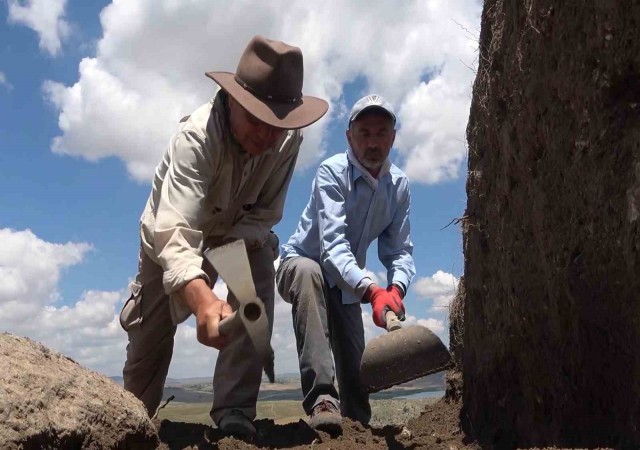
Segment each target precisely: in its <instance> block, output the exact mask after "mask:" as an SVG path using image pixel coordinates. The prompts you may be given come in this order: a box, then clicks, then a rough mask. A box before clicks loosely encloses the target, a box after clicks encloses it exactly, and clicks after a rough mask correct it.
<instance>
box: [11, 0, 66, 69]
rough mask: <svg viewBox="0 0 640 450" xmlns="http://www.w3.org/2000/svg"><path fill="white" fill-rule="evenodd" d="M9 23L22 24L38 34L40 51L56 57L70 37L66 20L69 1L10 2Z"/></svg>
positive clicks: (18, 0) (35, 0)
mask: <svg viewBox="0 0 640 450" xmlns="http://www.w3.org/2000/svg"><path fill="white" fill-rule="evenodd" d="M8 2H9V16H8V20H9V23H15V24H21V25H25V26H27V27H29V28H31V29H32V30H33V31H35V32H36V33H38V37H39V38H40V49H41V50H42V51H45V52H47V53H48V54H49V55H51V56H56V55H57V54H58V53H59V52H60V49H61V48H62V41H63V40H64V39H65V38H66V37H67V36H68V35H69V23H68V22H67V21H66V20H65V18H64V15H65V7H66V5H67V0H27V1H26V2H21V1H20V0H8Z"/></svg>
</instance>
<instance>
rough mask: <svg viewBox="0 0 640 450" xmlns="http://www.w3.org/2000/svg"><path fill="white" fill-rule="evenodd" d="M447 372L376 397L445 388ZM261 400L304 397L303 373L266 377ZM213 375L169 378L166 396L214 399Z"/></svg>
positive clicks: (119, 379) (194, 400)
mask: <svg viewBox="0 0 640 450" xmlns="http://www.w3.org/2000/svg"><path fill="white" fill-rule="evenodd" d="M445 373H446V372H438V373H435V374H432V375H428V376H426V377H422V378H418V379H416V380H413V381H409V382H407V383H403V384H400V385H398V386H394V387H392V388H389V389H385V390H384V391H380V392H376V393H375V394H372V395H371V398H374V399H376V398H377V399H385V398H394V397H399V396H405V395H407V394H414V393H415V394H417V393H420V392H425V391H444V389H445V379H444V378H445ZM111 379H112V380H113V381H115V382H116V383H118V384H120V385H122V384H123V382H122V377H121V376H115V377H111ZM262 381H263V384H262V386H261V388H260V394H259V397H258V400H302V391H301V390H300V375H299V374H297V373H283V374H280V375H277V376H276V382H275V383H268V381H267V380H266V378H263V380H262ZM211 383H212V377H191V378H167V381H166V383H165V389H164V398H165V399H166V398H168V397H169V396H171V395H174V396H175V401H177V402H183V403H204V402H210V401H212V400H213V389H212V386H211Z"/></svg>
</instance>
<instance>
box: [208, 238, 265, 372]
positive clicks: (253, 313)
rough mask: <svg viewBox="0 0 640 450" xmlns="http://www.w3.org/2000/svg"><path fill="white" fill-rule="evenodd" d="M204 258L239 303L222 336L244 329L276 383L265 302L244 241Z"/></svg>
mask: <svg viewBox="0 0 640 450" xmlns="http://www.w3.org/2000/svg"><path fill="white" fill-rule="evenodd" d="M204 255H205V257H206V258H207V259H208V260H209V262H210V263H211V265H212V266H213V268H214V269H215V270H216V271H217V272H218V275H220V278H222V280H223V281H224V282H225V283H227V287H228V288H229V290H230V291H231V292H233V294H234V295H235V297H236V299H237V300H238V303H239V306H238V310H237V311H235V312H234V313H233V314H232V315H231V316H229V317H227V318H225V319H224V320H222V321H221V322H220V325H219V330H220V333H221V334H224V335H227V336H232V335H233V334H235V333H237V332H238V331H240V330H241V329H244V330H246V333H247V334H248V335H249V338H250V339H251V343H252V344H253V346H254V348H255V350H256V352H257V353H258V354H259V355H260V356H261V358H262V359H263V361H264V371H265V373H266V375H267V377H268V378H269V381H270V382H272V383H273V382H274V379H275V373H274V353H273V349H272V348H271V343H270V340H269V322H268V320H267V314H266V311H265V309H264V303H262V301H261V300H260V299H259V298H258V297H257V295H256V287H255V285H254V283H253V276H252V275H251V266H250V264H249V258H248V257H247V249H246V246H245V243H244V241H243V240H239V241H234V242H232V243H230V244H227V245H223V246H221V247H216V248H212V249H209V250H207V251H205V253H204Z"/></svg>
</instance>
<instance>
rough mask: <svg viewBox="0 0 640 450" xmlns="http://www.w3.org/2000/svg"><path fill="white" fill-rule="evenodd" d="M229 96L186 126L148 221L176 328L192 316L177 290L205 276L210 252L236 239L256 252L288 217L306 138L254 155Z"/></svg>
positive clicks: (144, 220) (156, 187)
mask: <svg viewBox="0 0 640 450" xmlns="http://www.w3.org/2000/svg"><path fill="white" fill-rule="evenodd" d="M226 98H227V94H226V93H225V92H224V91H221V90H219V91H218V92H217V94H216V95H215V97H214V98H213V99H212V100H211V101H210V102H208V103H206V104H204V105H202V106H201V107H200V108H198V109H197V110H196V111H195V112H194V113H193V114H191V116H189V118H188V119H187V120H186V121H184V122H182V123H180V127H179V130H178V132H177V133H176V134H174V135H173V136H172V137H171V140H170V142H169V147H168V149H167V151H166V153H165V154H164V157H163V159H162V161H161V162H160V164H158V166H157V168H156V171H155V176H154V179H153V186H152V191H151V194H150V196H149V200H148V201H147V205H146V207H145V209H144V212H143V213H142V217H141V219H140V237H141V241H142V248H143V250H144V251H145V253H146V254H147V255H148V256H149V257H150V258H151V259H152V260H153V261H154V262H156V263H157V264H159V265H160V266H162V268H163V270H164V274H163V285H164V289H165V292H166V293H167V294H168V295H170V297H171V314H172V319H173V321H174V323H180V322H182V321H184V320H186V319H187V317H189V315H190V311H189V310H188V309H187V308H186V306H185V305H184V304H183V303H182V301H181V299H180V298H179V296H178V294H177V291H178V290H179V289H180V288H181V287H182V286H184V285H185V284H186V283H187V282H189V281H191V280H193V279H195V278H203V279H205V280H206V281H207V282H208V283H209V285H210V286H211V280H209V278H208V277H207V275H206V273H205V272H204V271H203V270H202V252H203V250H204V249H206V248H208V247H211V246H217V245H221V244H223V243H225V242H230V241H233V240H236V239H244V240H245V242H246V244H247V247H248V248H257V247H261V246H263V245H264V244H265V242H266V240H267V238H268V236H269V232H270V230H271V228H272V227H273V226H274V225H275V224H277V223H278V222H279V221H280V219H281V218H282V209H283V207H284V201H285V196H286V192H287V188H288V185H289V182H290V180H291V176H292V174H293V170H294V167H295V163H296V159H297V156H298V150H299V148H300V144H301V143H302V132H301V131H299V130H290V131H288V132H286V133H283V135H282V137H281V138H280V139H279V141H278V142H277V143H276V144H275V145H274V147H273V148H271V149H269V150H267V151H266V152H264V153H262V154H261V155H259V156H251V155H250V154H249V153H247V152H246V151H245V150H244V149H243V148H242V147H241V146H240V145H239V144H238V143H237V142H236V141H235V139H234V138H233V135H232V133H231V130H230V128H229V122H228V114H227V101H226Z"/></svg>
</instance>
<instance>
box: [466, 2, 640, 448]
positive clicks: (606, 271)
mask: <svg viewBox="0 0 640 450" xmlns="http://www.w3.org/2000/svg"><path fill="white" fill-rule="evenodd" d="M467 134H468V142H469V172H468V181H467V193H468V204H467V211H466V217H465V221H466V223H465V225H466V227H465V229H466V231H465V234H464V254H465V271H464V277H465V287H466V298H465V302H464V303H465V318H464V370H463V374H464V411H463V416H464V417H467V418H468V419H469V424H468V426H467V431H468V432H471V433H473V434H475V435H476V436H479V437H480V438H481V439H482V440H483V441H489V442H491V443H493V444H497V446H498V447H499V448H515V447H528V446H539V447H543V446H546V445H557V446H567V447H589V448H592V447H597V446H613V447H617V448H620V447H622V448H640V394H639V393H640V351H638V349H639V348H640V276H639V274H640V228H639V227H640V220H639V215H640V3H639V2H637V1H633V0H621V1H616V2H610V1H602V0H596V1H591V2H578V1H563V2H558V1H554V0H525V1H517V2H516V1H510V2H507V1H504V0H486V1H485V2H484V10H483V14H482V28H481V35H480V53H479V67H478V72H477V78H476V81H475V85H474V91H473V100H472V108H471V115H470V120H469V124H468V128H467Z"/></svg>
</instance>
